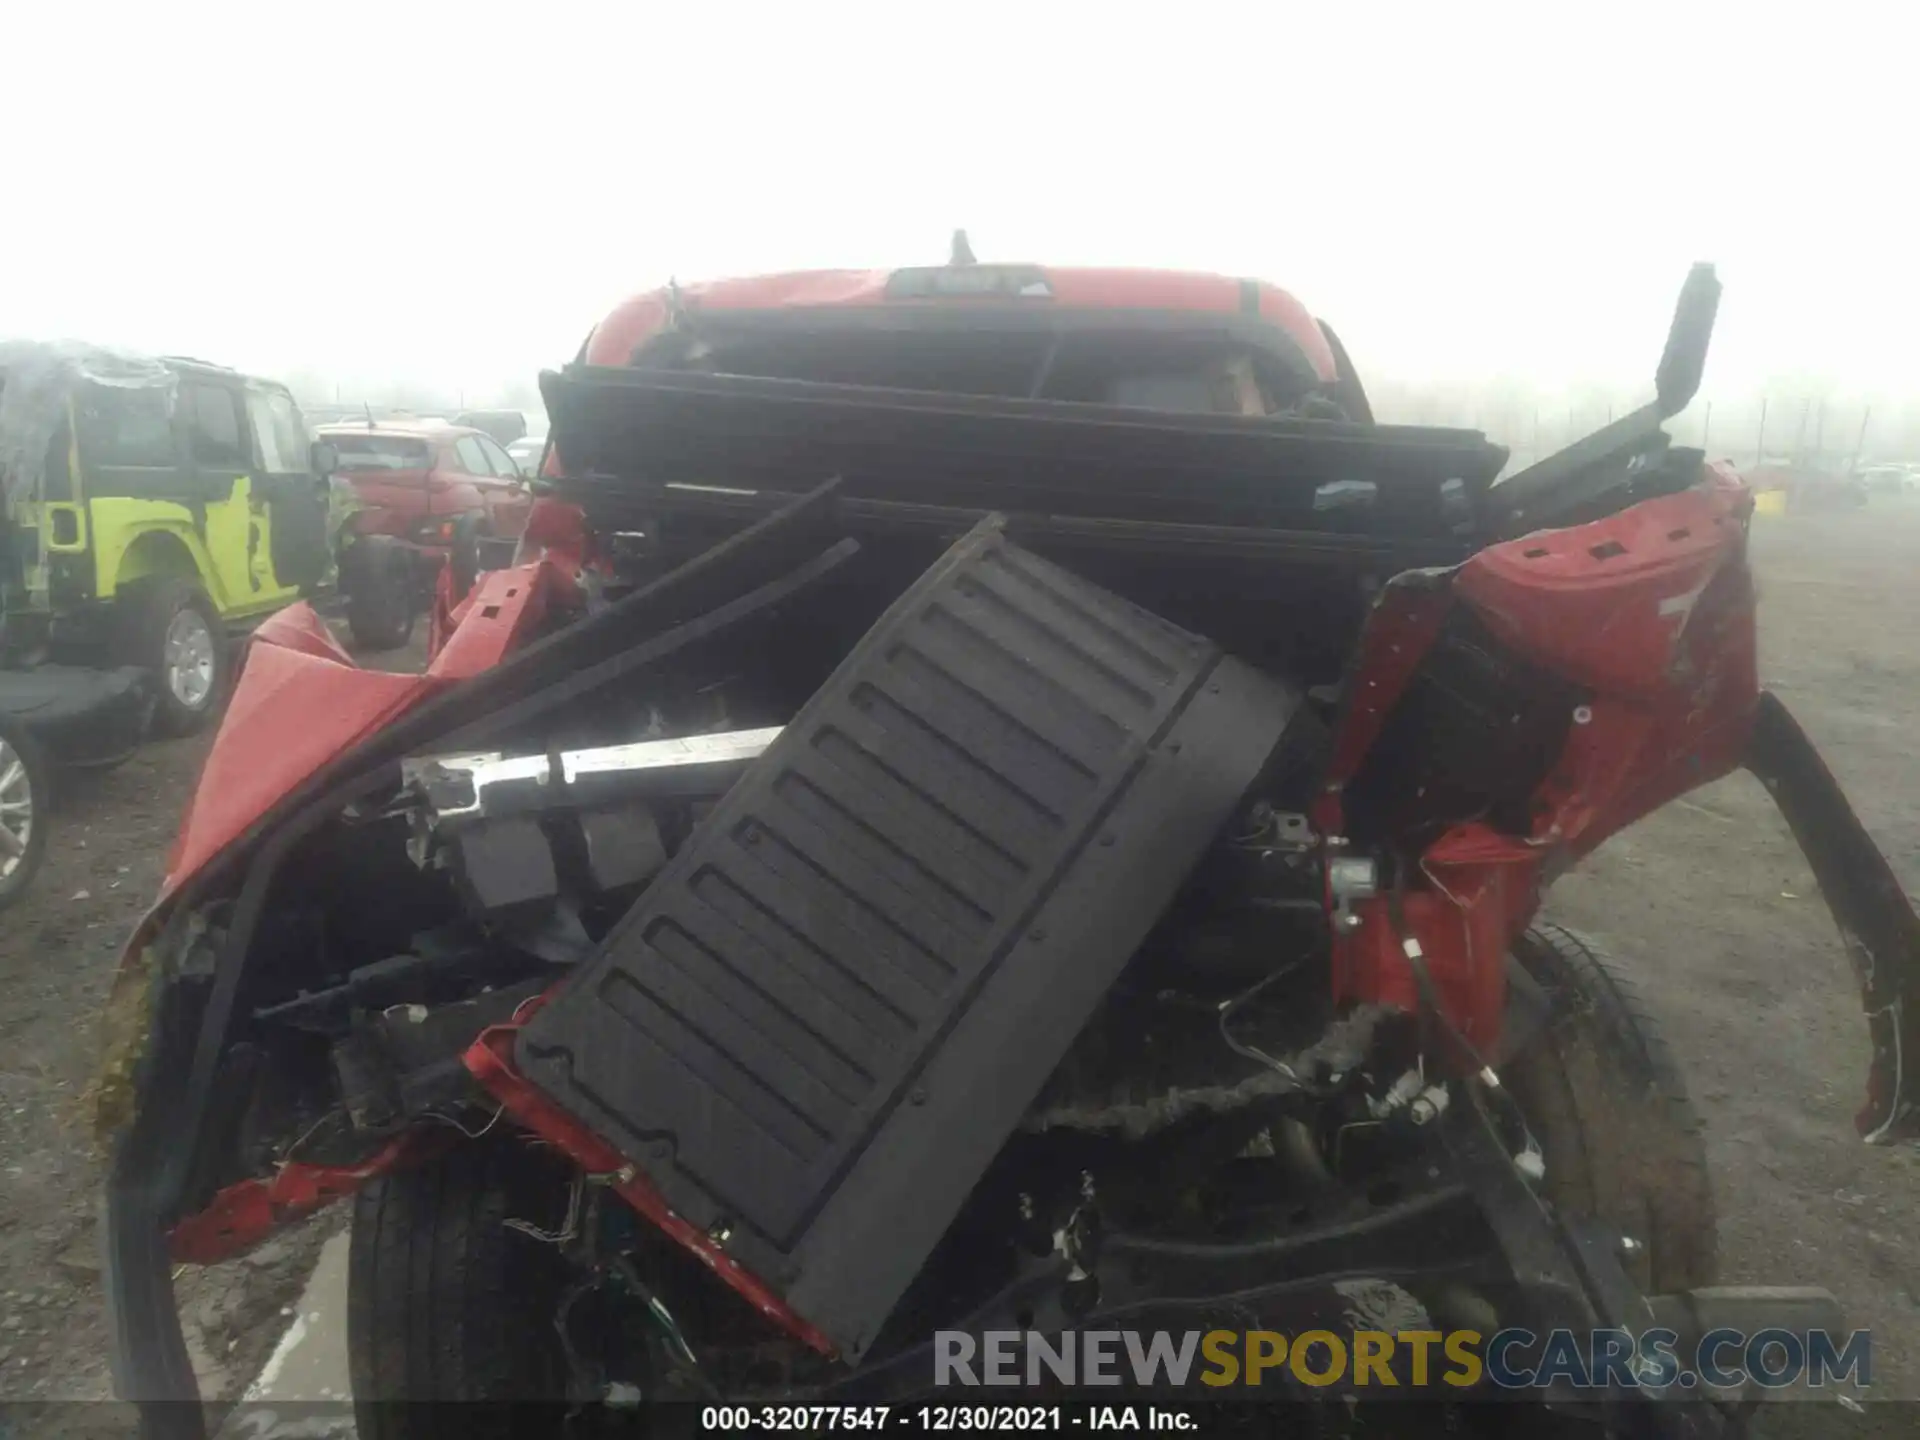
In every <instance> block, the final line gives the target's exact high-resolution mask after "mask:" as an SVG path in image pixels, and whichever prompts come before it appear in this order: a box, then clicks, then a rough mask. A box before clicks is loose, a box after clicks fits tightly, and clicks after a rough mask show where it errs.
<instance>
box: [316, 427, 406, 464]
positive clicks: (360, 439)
mask: <svg viewBox="0 0 1920 1440" xmlns="http://www.w3.org/2000/svg"><path fill="white" fill-rule="evenodd" d="M327 439H329V440H331V441H332V442H333V448H334V449H335V450H336V451H337V452H338V453H339V455H340V468H341V469H342V470H424V469H426V467H427V457H428V454H429V453H430V452H429V449H428V446H427V442H426V441H424V440H416V439H414V438H413V437H412V436H410V435H342V434H340V433H338V432H337V431H336V432H335V433H333V434H331V435H328V436H327Z"/></svg>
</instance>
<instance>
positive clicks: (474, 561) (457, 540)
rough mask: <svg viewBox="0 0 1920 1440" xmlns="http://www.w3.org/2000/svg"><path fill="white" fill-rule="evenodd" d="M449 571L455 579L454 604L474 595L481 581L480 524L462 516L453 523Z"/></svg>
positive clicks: (449, 549)
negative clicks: (476, 586) (474, 590)
mask: <svg viewBox="0 0 1920 1440" xmlns="http://www.w3.org/2000/svg"><path fill="white" fill-rule="evenodd" d="M447 569H448V571H449V572H450V573H451V574H452V577H453V603H454V604H456V605H458V604H459V603H460V602H461V601H462V600H464V599H466V598H467V596H468V595H470V594H472V593H473V587H474V585H475V584H477V583H478V582H479V579H480V522H479V520H478V519H477V518H476V517H474V516H472V515H462V516H461V517H460V518H459V519H458V520H456V521H454V522H453V540H452V543H451V544H450V545H449V546H448V547H447Z"/></svg>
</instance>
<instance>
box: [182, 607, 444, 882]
mask: <svg viewBox="0 0 1920 1440" xmlns="http://www.w3.org/2000/svg"><path fill="white" fill-rule="evenodd" d="M445 684H446V682H445V681H444V680H440V679H437V678H436V677H434V676H431V675H389V674H387V673H385V672H384V671H380V670H362V669H361V668H360V667H359V666H357V665H355V664H354V663H353V659H352V657H351V656H349V655H348V654H347V652H346V651H345V650H343V649H341V648H340V643H339V642H338V641H337V640H335V639H334V638H333V634H332V632H331V631H329V630H328V629H327V626H326V622H325V621H323V620H322V619H321V618H320V617H319V616H318V615H316V614H315V613H314V611H313V607H312V606H311V605H307V604H304V603H302V604H299V605H292V606H289V607H288V608H287V609H285V610H282V611H280V612H279V613H278V614H275V615H273V616H271V617H269V618H268V619H267V620H266V621H265V622H264V623H263V624H262V625H261V626H260V628H259V629H258V630H256V631H254V633H253V638H252V640H251V641H250V642H249V648H248V653H247V660H246V665H245V667H244V668H243V669H242V671H241V673H240V683H239V684H238V685H237V686H235V687H234V692H233V699H232V700H231V702H229V704H228V707H227V713H226V716H225V718H224V719H223V720H222V721H221V724H220V731H219V733H218V734H217V735H215V736H214V741H213V749H212V750H211V751H210V752H209V753H208V755H207V763H206V766H205V768H204V769H203V770H202V771H201V772H200V783H199V784H198V785H197V786H196V787H195V789H194V792H193V798H192V799H191V800H189V801H188V802H187V813H186V817H185V818H184V820H183V821H182V822H181V825H180V833H179V835H178V836H176V837H175V839H174V842H173V851H172V853H171V854H170V855H169V856H168V857H167V875H166V879H165V881H163V882H162V884H161V887H160V899H161V900H163V901H164V900H165V899H166V898H167V897H168V896H169V895H171V894H172V893H173V892H174V891H175V890H176V889H177V888H179V886H180V884H181V883H182V882H183V881H185V880H186V879H187V878H188V877H189V876H191V875H192V874H194V873H195V872H196V871H197V870H199V869H200V867H201V866H203V865H205V864H206V863H207V861H209V860H211V859H212V858H213V857H214V856H215V855H217V854H219V853H220V851H222V850H224V849H225V848H226V847H227V846H228V845H231V844H232V843H233V842H234V841H235V840H237V839H239V838H240V836H241V835H242V834H244V833H245V832H246V830H247V827H248V826H250V825H252V824H253V823H254V821H256V820H258V819H259V818H260V817H261V816H262V815H264V814H266V812H267V811H268V810H270V809H271V808H272V807H273V805H274V803H275V802H276V801H278V800H279V799H280V797H281V796H283V795H285V794H286V793H287V792H288V791H289V790H291V789H292V788H293V787H294V786H295V785H298V784H299V783H300V782H301V781H302V780H304V779H305V778H306V777H307V776H309V775H311V774H312V773H313V772H314V771H315V770H316V769H317V768H319V767H320V766H322V765H324V764H326V763H327V762H328V761H329V760H331V759H333V758H334V757H335V756H337V755H339V754H340V753H341V752H343V751H344V750H346V749H347V748H348V747H350V746H351V745H353V744H354V743H356V742H357V741H359V740H360V739H361V738H363V737H364V736H366V735H368V734H371V733H372V732H373V731H375V730H378V729H379V728H380V727H381V726H383V725H386V724H388V723H389V722H391V721H392V720H393V718H394V717H395V716H396V715H399V714H400V713H401V712H402V711H404V710H407V709H409V708H410V707H412V706H413V705H415V704H417V703H418V702H419V701H420V700H421V699H422V698H423V697H424V696H426V695H429V694H431V693H433V691H434V690H436V689H439V688H441V687H442V686H444V685H445Z"/></svg>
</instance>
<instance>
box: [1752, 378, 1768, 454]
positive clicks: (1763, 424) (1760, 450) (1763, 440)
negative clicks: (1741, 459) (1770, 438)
mask: <svg viewBox="0 0 1920 1440" xmlns="http://www.w3.org/2000/svg"><path fill="white" fill-rule="evenodd" d="M1766 463H1767V397H1766V396H1764V395H1762V396H1761V397H1760V433H1759V434H1757V435H1755V436H1754V437H1753V468H1754V469H1756V470H1758V469H1759V468H1760V467H1761V466H1762V465H1764V464H1766Z"/></svg>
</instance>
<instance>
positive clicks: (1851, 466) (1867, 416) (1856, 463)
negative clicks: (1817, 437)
mask: <svg viewBox="0 0 1920 1440" xmlns="http://www.w3.org/2000/svg"><path fill="white" fill-rule="evenodd" d="M1871 419H1873V406H1871V405H1869V406H1867V408H1866V409H1865V410H1864V411H1862V412H1861V415H1860V434H1859V436H1858V438H1856V439H1855V440H1854V442H1853V459H1852V460H1851V461H1849V462H1848V464H1847V474H1848V475H1854V474H1856V473H1858V471H1859V469H1860V452H1861V451H1862V450H1864V449H1865V448H1866V446H1867V422H1868V421H1869V420H1871Z"/></svg>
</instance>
